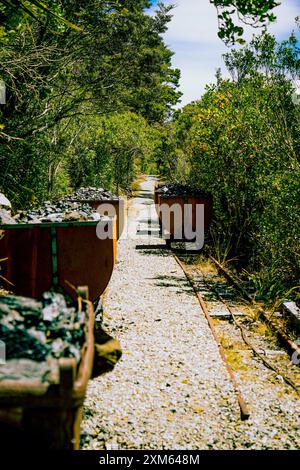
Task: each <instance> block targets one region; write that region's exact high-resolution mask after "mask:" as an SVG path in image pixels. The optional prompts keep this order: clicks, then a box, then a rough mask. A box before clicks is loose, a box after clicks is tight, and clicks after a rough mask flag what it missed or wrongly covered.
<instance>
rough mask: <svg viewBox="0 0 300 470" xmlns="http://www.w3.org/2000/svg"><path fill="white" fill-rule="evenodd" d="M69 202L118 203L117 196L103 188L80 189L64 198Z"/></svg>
mask: <svg viewBox="0 0 300 470" xmlns="http://www.w3.org/2000/svg"><path fill="white" fill-rule="evenodd" d="M66 199H67V200H69V201H113V200H114V201H118V199H119V198H118V196H116V195H115V194H113V193H111V192H110V191H108V190H107V189H103V188H94V187H87V188H80V189H78V190H77V191H76V192H75V193H73V194H71V196H68V197H67V198H66Z"/></svg>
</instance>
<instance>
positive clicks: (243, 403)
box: [172, 251, 300, 421]
mask: <svg viewBox="0 0 300 470" xmlns="http://www.w3.org/2000/svg"><path fill="white" fill-rule="evenodd" d="M172 253H173V256H174V258H175V260H176V261H177V263H178V264H179V266H180V267H181V269H182V270H183V272H184V274H185V276H186V278H187V279H188V281H189V283H190V284H191V286H192V288H193V290H194V292H195V295H196V297H197V299H198V301H199V304H200V307H201V310H202V312H203V314H204V315H205V317H206V319H207V322H208V324H209V327H210V329H211V332H212V335H213V337H214V339H215V341H216V343H217V345H218V349H219V353H220V358H221V360H222V361H223V362H224V365H225V367H226V370H227V372H228V374H229V377H230V380H231V382H232V385H233V388H234V391H235V394H236V398H237V401H238V405H239V408H240V413H241V420H243V421H244V420H247V419H249V417H250V415H251V410H250V407H249V405H248V403H247V400H246V399H245V398H244V396H243V393H242V390H241V387H240V386H239V384H238V380H237V379H236V376H235V372H234V370H233V367H232V365H231V363H230V361H229V360H228V357H227V354H226V348H225V347H224V346H223V345H222V341H221V339H220V337H219V334H218V331H217V329H216V327H215V325H214V319H213V317H212V316H211V313H210V312H211V306H210V302H209V301H206V299H205V297H207V296H206V295H205V296H204V295H203V293H201V288H200V289H199V287H198V284H199V282H200V283H201V284H202V289H203V286H205V288H206V291H207V292H208V293H209V294H210V295H213V297H214V298H216V299H218V300H219V301H220V302H221V303H222V305H223V307H224V308H225V310H226V311H227V313H228V318H229V320H230V321H232V322H233V324H234V327H235V328H236V329H237V330H238V331H239V332H240V335H241V338H242V340H243V342H244V343H245V345H246V346H247V348H248V349H249V350H251V352H252V353H253V355H254V356H255V357H257V358H258V359H259V360H260V361H261V362H262V364H263V365H264V366H265V367H266V368H268V369H269V370H271V371H273V372H274V373H275V374H276V376H277V377H280V378H281V381H282V382H284V383H285V384H286V385H287V386H289V387H291V388H292V389H293V390H294V391H295V392H296V393H297V394H298V395H300V388H299V386H298V384H297V383H296V382H295V381H294V380H293V379H291V378H290V377H289V376H287V374H286V373H285V372H283V371H281V370H280V369H279V368H278V367H277V366H276V365H275V364H273V363H272V362H270V361H269V360H268V359H267V358H266V357H265V355H264V354H263V353H262V352H261V351H260V350H259V348H258V347H257V346H255V345H254V344H253V343H252V342H251V340H250V338H249V336H250V335H249V333H250V331H249V330H248V329H247V328H246V327H245V325H244V324H243V322H242V321H240V320H238V319H237V316H236V314H235V312H234V309H233V308H232V307H231V306H230V304H229V302H227V301H226V300H225V298H224V296H223V295H222V294H221V293H220V292H219V290H218V289H216V288H215V286H214V285H212V284H211V283H209V282H208V279H207V276H206V275H205V273H204V272H203V270H202V269H201V267H199V266H198V265H197V266H195V265H190V264H187V263H186V261H187V260H189V257H188V256H187V255H183V254H180V255H179V256H177V254H176V253H175V252H174V251H172ZM209 259H210V260H211V261H212V263H213V264H214V266H215V267H216V269H217V270H218V271H219V272H221V273H222V275H223V277H225V279H226V281H227V282H229V283H230V284H231V285H232V286H233V287H234V288H235V289H236V290H238V291H239V292H240V293H242V294H243V297H244V299H245V300H246V301H247V302H248V303H251V305H253V301H252V299H251V298H250V296H248V294H247V293H246V292H243V289H241V288H240V289H239V287H240V286H239V285H238V284H237V282H236V281H235V280H234V279H231V277H230V274H229V273H228V271H227V270H225V269H224V268H223V267H222V266H221V265H220V264H219V263H218V262H217V261H216V260H215V259H214V258H213V257H209ZM222 268H223V269H222ZM247 296H248V298H247ZM262 313H264V315H263V314H262ZM259 314H260V318H262V319H263V320H264V321H265V322H267V323H268V324H269V325H270V326H271V328H272V329H273V330H275V332H276V335H277V338H278V339H279V340H280V343H281V344H283V345H284V346H285V348H286V349H287V350H288V351H289V352H298V350H299V347H298V345H297V344H295V343H294V342H293V341H292V340H291V339H290V338H289V337H288V336H287V334H286V333H285V332H283V331H282V330H280V333H279V334H278V330H279V329H278V327H277V326H276V325H274V323H273V322H271V324H270V319H269V318H268V316H267V315H266V314H265V312H263V310H262V308H259Z"/></svg>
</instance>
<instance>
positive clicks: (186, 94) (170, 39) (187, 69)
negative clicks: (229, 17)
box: [165, 0, 300, 104]
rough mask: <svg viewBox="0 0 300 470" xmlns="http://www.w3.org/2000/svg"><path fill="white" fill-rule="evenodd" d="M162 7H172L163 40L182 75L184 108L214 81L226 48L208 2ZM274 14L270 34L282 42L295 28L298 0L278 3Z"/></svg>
mask: <svg viewBox="0 0 300 470" xmlns="http://www.w3.org/2000/svg"><path fill="white" fill-rule="evenodd" d="M165 3H172V4H173V3H175V4H176V8H175V9H174V10H173V18H172V21H171V23H170V25H169V30H168V32H167V33H166V34H165V40H166V43H167V44H168V45H169V46H170V48H171V49H172V50H173V51H174V52H175V56H174V58H173V64H174V66H175V67H178V68H179V69H180V70H181V73H182V78H181V91H182V92H183V97H182V104H186V103H188V102H190V101H192V100H195V99H198V98H199V97H200V96H201V94H202V93H203V91H204V88H205V85H206V84H208V83H211V82H213V81H214V76H215V73H216V69H217V68H218V67H222V68H223V61H222V54H224V53H225V52H227V51H228V48H226V46H225V45H224V44H223V43H222V41H221V40H220V39H219V38H218V36H217V32H218V24H217V14H216V10H215V8H214V6H213V5H211V4H210V2H209V0H173V1H171V0H167V1H165ZM276 14H277V15H278V20H277V22H276V24H274V25H272V26H271V27H270V32H271V33H272V34H275V35H276V36H277V37H279V38H282V37H283V36H286V35H288V34H289V33H290V32H291V31H292V29H293V28H294V26H295V22H294V19H295V17H296V16H298V15H300V0H282V4H281V6H280V7H278V8H277V9H276ZM253 33H254V30H253V29H250V28H249V29H247V32H246V38H248V39H249V38H251V36H252V34H253ZM223 70H224V68H223Z"/></svg>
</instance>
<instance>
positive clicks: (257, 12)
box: [210, 0, 280, 44]
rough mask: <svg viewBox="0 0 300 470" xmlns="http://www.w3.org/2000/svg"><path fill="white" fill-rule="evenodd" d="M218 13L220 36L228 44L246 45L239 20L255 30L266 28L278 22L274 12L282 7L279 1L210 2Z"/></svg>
mask: <svg viewBox="0 0 300 470" xmlns="http://www.w3.org/2000/svg"><path fill="white" fill-rule="evenodd" d="M210 3H212V4H214V5H215V7H216V8H217V11H218V20H219V33H218V36H219V37H220V38H221V39H222V40H223V41H224V42H225V43H226V44H235V43H240V44H245V40H244V39H243V34H244V28H243V27H242V26H240V24H237V20H239V21H240V22H242V23H245V24H249V25H251V26H252V27H254V28H262V27H266V25H267V24H268V23H270V22H273V21H275V20H276V16H275V15H274V13H273V10H274V9H275V8H276V7H277V6H278V5H280V2H278V1H277V0H210Z"/></svg>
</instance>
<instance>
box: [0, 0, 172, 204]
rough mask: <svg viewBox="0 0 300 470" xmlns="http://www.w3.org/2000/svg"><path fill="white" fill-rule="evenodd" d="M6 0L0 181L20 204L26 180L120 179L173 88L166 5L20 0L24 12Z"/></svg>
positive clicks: (52, 192) (140, 155)
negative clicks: (42, 3)
mask: <svg viewBox="0 0 300 470" xmlns="http://www.w3.org/2000/svg"><path fill="white" fill-rule="evenodd" d="M10 3H13V4H14V3H16V2H13V1H12V2H8V3H7V2H6V3H5V6H2V4H0V14H2V19H3V20H4V24H5V31H4V35H3V36H2V38H0V79H1V80H4V81H5V84H6V89H7V103H6V104H5V105H1V106H0V139H1V140H2V142H1V144H2V145H1V153H0V186H1V188H2V190H3V191H4V192H6V193H8V195H9V197H10V198H11V199H12V201H13V202H14V203H15V205H16V207H19V206H21V207H24V206H26V205H27V204H29V203H30V202H31V201H32V197H33V195H32V193H33V190H32V189H31V188H34V197H36V198H37V199H42V198H45V197H47V198H49V197H57V196H59V195H61V194H62V193H63V192H67V191H68V190H70V187H71V186H78V185H80V184H84V183H86V184H87V183H93V184H95V185H97V184H98V183H101V184H104V183H107V185H109V186H111V187H117V188H121V189H125V186H126V185H127V186H130V182H131V181H130V179H131V178H132V177H133V175H134V173H135V171H137V169H138V168H139V167H143V168H145V167H146V165H147V162H148V161H150V159H151V156H150V151H152V150H153V151H154V147H153V132H154V131H153V128H155V126H156V125H158V124H160V125H162V123H163V122H164V121H165V120H166V119H168V118H169V117H170V114H171V112H172V107H173V106H174V105H175V104H176V103H177V101H178V99H179V97H180V93H179V92H178V91H177V87H178V81H179V71H178V70H174V69H172V67H171V58H172V52H171V51H170V50H169V49H168V48H167V47H166V45H165V44H164V42H163V39H162V33H163V32H164V31H165V30H166V27H167V24H168V21H169V20H170V14H169V11H170V8H167V7H163V6H161V7H159V8H158V11H157V14H156V15H154V16H150V15H147V14H146V13H145V8H146V7H147V6H149V2H148V1H142V0H140V1H134V2H133V1H132V2H130V1H121V0H120V1H119V2H115V1H107V0H85V1H82V0H75V1H74V0H72V1H71V0H61V1H60V0H57V1H54V2H51V3H50V2H46V3H45V5H46V7H47V8H46V9H45V8H44V9H41V8H39V6H38V5H37V3H38V2H22V5H23V4H24V5H25V6H26V7H28V8H29V7H30V8H32V11H33V15H30V14H29V13H28V12H27V11H25V10H26V9H25V10H24V8H22V5H21V6H20V8H15V7H13V6H10ZM17 3H18V2H17ZM19 3H20V2H19ZM8 4H9V5H8ZM7 5H8V6H7ZM48 8H51V14H50V13H49V12H48ZM48 13H49V14H48ZM60 17H63V18H67V19H68V21H70V22H71V23H72V24H73V25H75V26H76V27H77V28H70V27H68V25H67V24H66V22H61V21H60V20H59V18H60ZM122 129H123V131H122ZM114 133H115V134H114ZM114 135H115V136H117V138H118V140H119V142H117V141H116V138H115V137H114ZM118 152H119V153H118ZM102 182H103V183H102Z"/></svg>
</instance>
